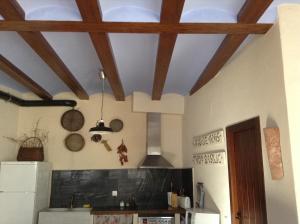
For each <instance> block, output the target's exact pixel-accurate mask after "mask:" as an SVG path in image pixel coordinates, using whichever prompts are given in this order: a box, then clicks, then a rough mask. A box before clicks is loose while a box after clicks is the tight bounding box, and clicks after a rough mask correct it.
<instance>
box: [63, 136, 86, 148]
mask: <svg viewBox="0 0 300 224" xmlns="http://www.w3.org/2000/svg"><path fill="white" fill-rule="evenodd" d="M65 145H66V147H67V149H68V150H70V151H72V152H78V151H80V150H82V149H83V147H84V145H85V141H84V138H83V137H82V135H80V134H77V133H73V134H69V135H68V136H67V137H66V139H65Z"/></svg>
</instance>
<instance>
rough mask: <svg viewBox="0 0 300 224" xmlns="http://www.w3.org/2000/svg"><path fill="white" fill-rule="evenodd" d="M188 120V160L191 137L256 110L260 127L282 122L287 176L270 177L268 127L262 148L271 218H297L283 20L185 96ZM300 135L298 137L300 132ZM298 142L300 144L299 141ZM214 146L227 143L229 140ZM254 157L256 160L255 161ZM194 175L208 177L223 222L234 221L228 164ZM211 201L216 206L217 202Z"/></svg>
mask: <svg viewBox="0 0 300 224" xmlns="http://www.w3.org/2000/svg"><path fill="white" fill-rule="evenodd" d="M185 103H186V105H185V115H184V120H183V124H184V125H183V133H184V134H183V136H184V137H183V145H184V148H183V160H184V164H183V165H184V166H185V165H189V164H192V154H193V153H194V152H196V151H198V150H197V149H196V148H194V147H193V146H192V137H193V136H195V135H201V134H205V133H208V132H210V131H213V130H217V129H220V128H223V129H224V130H225V128H226V127H227V126H229V125H232V124H234V123H238V122H241V121H244V120H247V119H249V118H253V117H256V116H259V117H260V126H261V129H262V128H264V127H272V126H278V127H279V128H280V131H281V146H282V157H283V164H284V175H285V176H284V178H283V179H282V180H279V181H273V180H272V179H271V175H270V170H269V166H268V160H267V154H266V148H265V144H264V137H263V133H262V136H261V139H262V153H263V164H264V177H265V190H266V202H267V213H268V223H272V224H282V223H291V224H292V223H293V224H294V223H297V211H296V205H295V203H296V202H295V198H294V197H295V194H294V183H293V173H292V166H291V152H290V142H289V128H288V120H287V111H286V100H285V90H284V80H283V68H282V55H281V44H280V35H279V26H278V24H276V25H274V26H273V28H272V29H271V30H270V31H269V32H268V33H267V34H266V35H264V36H257V37H255V38H254V40H253V41H252V42H251V43H250V44H249V45H248V46H247V47H246V48H245V49H243V50H242V51H241V52H239V53H238V54H237V55H235V56H234V58H233V59H232V60H231V61H230V62H229V63H227V65H226V66H225V67H224V68H223V69H222V70H221V72H220V73H219V74H218V76H216V77H215V78H214V79H213V80H211V81H210V82H209V83H208V84H207V85H206V86H204V87H203V88H202V89H200V90H199V91H198V92H196V93H195V94H194V95H193V96H187V97H186V99H185ZM298 138H299V137H298ZM298 148H299V147H298ZM215 149H225V150H226V143H224V144H223V145H221V146H219V147H218V148H215ZM253 162H255V161H253ZM194 176H195V181H196V182H197V181H200V182H204V184H205V187H206V188H207V192H208V194H209V195H210V196H211V197H212V200H213V201H214V202H215V204H216V207H217V208H218V209H219V210H220V212H221V219H222V223H226V224H229V223H231V215H230V194H229V181H228V166H227V164H226V165H225V166H223V167H203V168H201V167H198V166H195V174H194ZM207 205H208V207H214V206H213V205H212V203H208V204H207Z"/></svg>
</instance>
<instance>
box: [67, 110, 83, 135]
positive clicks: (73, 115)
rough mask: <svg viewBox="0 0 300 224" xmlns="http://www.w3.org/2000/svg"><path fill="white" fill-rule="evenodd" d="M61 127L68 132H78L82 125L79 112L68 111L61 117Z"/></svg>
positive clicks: (81, 117)
mask: <svg viewBox="0 0 300 224" xmlns="http://www.w3.org/2000/svg"><path fill="white" fill-rule="evenodd" d="M61 125H62V126H63V128H64V129H66V130H68V131H78V130H80V129H81V128H82V127H83V125H84V117H83V114H82V113H81V112H80V111H79V110H74V109H72V110H68V111H66V112H65V113H64V114H63V115H62V117H61Z"/></svg>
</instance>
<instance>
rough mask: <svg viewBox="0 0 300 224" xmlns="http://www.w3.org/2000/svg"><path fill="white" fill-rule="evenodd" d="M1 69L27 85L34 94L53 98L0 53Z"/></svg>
mask: <svg viewBox="0 0 300 224" xmlns="http://www.w3.org/2000/svg"><path fill="white" fill-rule="evenodd" d="M0 69H1V70H2V71H3V72H4V73H5V74H7V75H8V76H10V77H11V78H13V79H14V80H15V81H17V82H18V83H20V84H21V85H23V86H25V87H26V88H27V89H29V90H30V91H32V92H33V93H34V94H36V95H37V96H39V97H40V98H42V99H45V100H51V99H52V96H51V94H50V93H48V92H47V91H46V90H45V89H44V88H42V87H41V86H40V85H39V84H37V83H36V82H35V81H33V80H32V79H31V78H30V77H28V75H26V74H25V73H24V72H22V71H21V70H20V69H19V68H17V67H16V66H14V65H13V64H12V63H11V62H10V61H8V60H7V59H6V58H5V57H3V56H2V55H1V54H0Z"/></svg>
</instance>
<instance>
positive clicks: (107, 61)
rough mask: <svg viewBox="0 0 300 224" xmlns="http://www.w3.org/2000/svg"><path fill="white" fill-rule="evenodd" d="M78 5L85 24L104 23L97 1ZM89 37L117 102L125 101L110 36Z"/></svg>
mask: <svg viewBox="0 0 300 224" xmlns="http://www.w3.org/2000/svg"><path fill="white" fill-rule="evenodd" d="M76 3H77V6H78V8H79V11H80V14H81V17H82V19H83V21H84V22H93V23H99V24H101V23H102V16H101V9H100V6H99V5H98V1H97V0H89V1H86V0H76ZM89 35H90V38H91V40H92V43H93V45H94V48H95V50H96V52H97V55H98V57H99V60H100V62H101V64H102V66H103V70H104V73H105V75H106V78H107V79H108V82H109V84H110V87H111V89H112V91H113V93H114V96H115V98H116V100H118V101H124V100H125V93H124V89H123V86H122V83H121V79H120V76H119V72H118V69H117V65H116V62H115V57H114V54H113V50H112V47H111V43H110V40H109V37H108V34H107V33H104V32H99V33H96V32H90V33H89Z"/></svg>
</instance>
